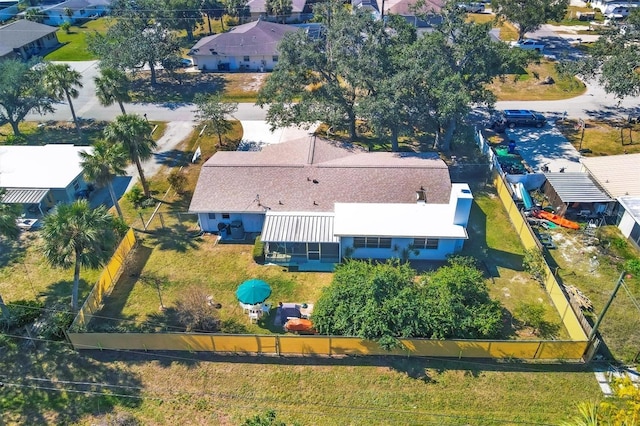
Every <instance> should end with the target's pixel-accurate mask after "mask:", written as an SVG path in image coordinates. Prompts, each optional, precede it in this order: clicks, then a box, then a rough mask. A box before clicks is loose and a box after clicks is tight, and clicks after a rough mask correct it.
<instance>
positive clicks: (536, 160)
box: [505, 122, 582, 172]
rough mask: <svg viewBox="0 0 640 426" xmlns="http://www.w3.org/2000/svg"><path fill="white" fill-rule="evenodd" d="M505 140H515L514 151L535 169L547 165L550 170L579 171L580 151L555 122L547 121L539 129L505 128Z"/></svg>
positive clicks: (537, 169)
mask: <svg viewBox="0 0 640 426" xmlns="http://www.w3.org/2000/svg"><path fill="white" fill-rule="evenodd" d="M505 134H506V137H507V140H514V141H515V142H516V151H517V152H518V153H519V154H520V155H521V156H522V158H523V159H524V160H525V161H526V162H527V164H529V166H531V167H532V168H533V169H534V170H535V171H537V172H539V171H541V169H542V167H543V166H545V165H546V166H547V167H548V168H549V171H550V172H559V171H560V170H562V169H564V171H565V172H579V171H580V169H581V168H582V166H581V164H580V153H579V152H578V150H576V149H575V148H574V147H573V145H571V143H570V142H569V141H568V140H567V138H565V137H564V136H563V135H562V133H560V130H558V128H557V127H556V126H555V122H550V123H547V125H546V126H545V127H543V128H541V129H536V128H533V127H517V128H515V129H507V131H506V133H505Z"/></svg>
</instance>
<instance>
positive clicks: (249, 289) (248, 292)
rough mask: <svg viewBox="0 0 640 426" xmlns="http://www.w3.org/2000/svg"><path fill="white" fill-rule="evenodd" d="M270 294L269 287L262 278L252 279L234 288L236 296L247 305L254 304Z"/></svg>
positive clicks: (265, 298) (262, 300)
mask: <svg viewBox="0 0 640 426" xmlns="http://www.w3.org/2000/svg"><path fill="white" fill-rule="evenodd" d="M269 296H271V287H269V284H267V283H266V282H264V281H262V280H258V279H252V280H247V281H245V282H243V283H242V284H240V286H239V287H238V289H237V290H236V297H237V298H238V300H239V301H240V302H242V303H245V304H247V305H256V304H258V303H262V302H264V301H265V300H267V297H269Z"/></svg>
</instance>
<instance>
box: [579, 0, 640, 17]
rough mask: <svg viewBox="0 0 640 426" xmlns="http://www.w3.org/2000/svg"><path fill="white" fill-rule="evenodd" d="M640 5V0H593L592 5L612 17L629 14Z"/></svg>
mask: <svg viewBox="0 0 640 426" xmlns="http://www.w3.org/2000/svg"><path fill="white" fill-rule="evenodd" d="M639 6H640V0H592V1H591V7H593V8H594V9H600V12H602V14H603V15H605V16H606V17H607V18H611V19H621V18H625V17H627V16H629V13H631V10H633V8H635V7H639Z"/></svg>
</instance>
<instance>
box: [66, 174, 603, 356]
mask: <svg viewBox="0 0 640 426" xmlns="http://www.w3.org/2000/svg"><path fill="white" fill-rule="evenodd" d="M494 170H495V169H494ZM493 176H494V177H493V181H494V184H495V186H496V189H497V191H498V195H499V197H500V199H501V201H502V203H503V204H504V207H505V209H506V210H507V212H508V214H509V217H510V219H511V221H512V223H513V225H514V227H515V229H516V231H517V233H518V235H519V237H520V239H521V240H522V243H523V245H524V246H525V248H527V249H530V248H533V247H539V246H538V245H537V240H536V239H535V237H534V234H533V231H532V230H531V228H530V227H529V226H528V223H527V221H526V220H525V219H524V217H523V216H522V215H521V213H520V212H519V211H518V208H517V206H516V205H515V203H514V202H513V200H512V198H511V194H510V193H509V190H508V189H507V185H506V184H505V182H504V180H503V178H502V177H501V176H500V175H499V173H497V172H496V173H494V175H493ZM134 243H135V236H134V235H133V231H131V230H130V231H129V233H128V234H127V237H125V239H124V240H123V242H122V243H121V244H120V247H119V248H118V250H117V251H116V254H115V255H114V259H112V261H111V262H109V265H108V266H107V267H106V268H105V272H104V273H103V276H105V275H106V277H108V279H107V278H106V277H105V278H103V277H101V279H100V280H99V281H98V283H96V287H95V288H94V290H93V291H92V292H91V294H90V296H89V298H88V299H87V301H86V302H85V304H84V305H83V307H82V309H81V311H80V313H79V314H78V317H77V318H76V320H75V321H74V325H73V326H72V328H71V329H70V330H82V329H84V327H83V326H84V325H86V324H87V323H88V321H89V320H90V318H91V315H92V314H93V313H94V312H96V310H97V309H98V308H99V307H100V306H101V305H102V298H103V297H104V295H105V294H107V292H108V291H110V290H111V288H112V286H113V285H114V282H115V279H116V277H117V276H119V273H120V272H121V269H122V267H123V264H124V258H125V257H126V254H128V253H129V251H130V250H131V248H132V247H133V245H134ZM545 266H546V269H545V280H544V286H545V288H546V290H547V292H548V293H549V296H550V297H551V300H552V301H553V303H554V304H555V306H556V308H557V309H558V311H559V312H560V317H561V318H562V321H563V323H564V326H565V327H566V329H567V331H568V333H569V336H570V338H571V340H567V341H562V340H535V341H533V340H526V341H519V340H509V341H504V340H431V339H400V345H399V346H398V347H397V348H395V349H393V350H391V351H388V350H385V349H383V348H382V347H380V345H379V344H378V343H376V342H373V341H368V340H363V339H361V338H357V337H343V336H297V335H230V334H214V333H211V334H208V333H81V332H76V331H73V332H72V331H69V332H68V333H67V337H68V338H69V341H70V342H71V343H72V345H73V347H74V348H75V349H104V350H111V349H113V350H145V351H146V350H157V351H193V352H198V351H206V352H218V353H225V354H260V355H306V356H342V355H353V356H357V355H362V356H365V355H371V356H383V355H395V356H419V357H447V358H451V357H454V358H495V359H528V360H549V361H551V360H563V361H580V360H583V359H585V358H587V357H586V356H585V353H587V354H588V353H589V351H590V350H591V348H592V346H591V347H590V346H589V341H588V339H587V335H588V332H585V329H584V328H583V324H581V320H580V319H579V318H578V313H576V312H575V311H574V310H573V309H572V307H571V304H570V303H569V301H568V299H567V296H566V294H565V293H564V291H563V290H562V288H561V286H560V285H559V284H558V282H557V281H556V279H555V277H554V276H553V274H552V272H551V269H550V268H549V267H548V266H547V265H546V264H545ZM114 268H115V269H116V270H114ZM580 315H581V313H580ZM584 322H585V323H586V320H585V321H584ZM587 325H588V323H587ZM591 355H592V353H591ZM587 359H590V358H587Z"/></svg>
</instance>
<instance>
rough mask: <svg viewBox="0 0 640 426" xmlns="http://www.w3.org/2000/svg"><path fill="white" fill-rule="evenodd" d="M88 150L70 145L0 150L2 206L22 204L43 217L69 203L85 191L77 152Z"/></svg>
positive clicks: (2, 148) (12, 147) (84, 147)
mask: <svg viewBox="0 0 640 426" xmlns="http://www.w3.org/2000/svg"><path fill="white" fill-rule="evenodd" d="M91 149H92V148H91V147H87V146H74V145H70V144H52V145H44V146H0V188H2V189H4V190H5V193H4V196H3V197H2V200H0V201H1V202H3V203H12V204H23V205H24V207H25V210H28V211H30V212H32V213H40V214H44V213H45V212H46V211H47V210H49V209H50V208H51V207H53V206H55V205H56V204H58V203H71V202H73V201H74V200H75V199H76V198H77V194H78V193H79V192H80V191H82V190H86V189H87V183H86V182H85V180H84V178H83V176H82V166H81V158H80V152H81V151H87V152H91Z"/></svg>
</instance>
